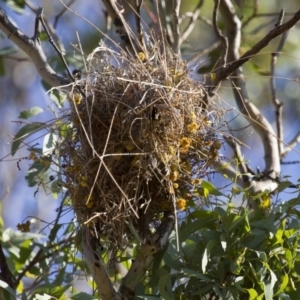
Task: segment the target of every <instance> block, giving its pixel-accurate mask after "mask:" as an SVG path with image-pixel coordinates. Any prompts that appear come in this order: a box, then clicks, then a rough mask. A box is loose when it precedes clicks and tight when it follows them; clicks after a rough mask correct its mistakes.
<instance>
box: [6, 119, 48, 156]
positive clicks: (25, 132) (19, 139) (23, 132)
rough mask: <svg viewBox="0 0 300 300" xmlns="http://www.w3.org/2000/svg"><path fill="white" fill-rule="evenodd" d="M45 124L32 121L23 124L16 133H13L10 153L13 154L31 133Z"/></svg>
mask: <svg viewBox="0 0 300 300" xmlns="http://www.w3.org/2000/svg"><path fill="white" fill-rule="evenodd" d="M44 126H45V124H44V123H40V122H34V123H30V124H27V125H25V126H24V127H22V128H21V129H20V130H19V131H18V133H17V134H16V135H15V138H14V141H13V143H12V146H11V155H12V156H14V155H15V154H16V152H17V150H18V149H19V147H20V145H21V144H22V143H23V141H24V140H25V139H26V138H27V137H29V136H30V135H32V134H33V133H35V132H37V131H39V130H41V129H42V128H43V127H44Z"/></svg>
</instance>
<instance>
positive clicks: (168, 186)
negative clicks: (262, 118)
mask: <svg viewBox="0 0 300 300" xmlns="http://www.w3.org/2000/svg"><path fill="white" fill-rule="evenodd" d="M97 50H100V52H98V53H93V55H92V56H91V57H90V58H89V61H88V62H89V63H90V66H92V65H93V66H95V65H97V66H98V67H99V68H100V71H99V72H94V71H93V72H88V73H87V76H86V78H84V79H82V80H81V81H77V83H76V84H77V86H78V85H79V86H81V88H82V89H83V90H84V92H85V93H86V95H87V97H86V99H83V98H82V97H81V95H80V94H79V93H78V92H77V89H76V87H74V92H73V93H72V94H71V95H70V96H69V100H70V102H71V107H72V113H71V115H70V122H71V123H72V124H73V128H74V131H73V134H72V137H70V139H69V140H68V143H67V145H68V146H67V147H66V149H65V151H66V152H65V153H67V156H68V158H67V159H66V160H67V161H68V166H67V167H66V168H65V178H66V184H67V187H68V190H69V193H70V194H71V197H72V200H73V206H74V209H75V212H76V214H77V216H78V218H79V220H80V221H81V222H83V223H90V224H91V225H93V227H94V228H97V231H98V232H100V233H101V234H103V235H105V236H110V238H111V239H115V240H117V241H118V242H119V243H121V241H122V239H123V238H124V236H126V238H127V239H129V240H130V236H132V233H131V232H130V231H129V229H128V227H129V226H128V224H131V225H133V227H134V228H135V230H136V231H137V232H138V234H139V235H140V236H141V237H145V236H147V234H148V232H149V225H150V224H154V223H155V222H157V221H159V219H160V218H161V216H162V213H164V212H173V213H175V211H174V210H176V202H177V203H178V204H179V206H180V205H181V206H180V207H181V208H182V207H183V206H184V205H183V201H184V199H186V194H187V193H188V191H190V189H191V186H192V185H193V181H194V180H195V178H200V177H202V176H204V175H205V173H206V171H207V169H208V168H209V166H210V165H211V163H212V162H213V161H214V160H215V159H217V156H218V150H219V148H220V143H219V142H218V140H216V136H215V130H214V129H213V128H212V124H211V119H210V117H209V116H210V115H211V114H212V113H213V112H214V108H213V107H212V103H207V100H205V99H206V98H205V92H204V88H203V87H202V86H201V85H200V84H199V83H197V82H195V81H193V80H192V79H190V78H189V76H188V70H187V67H186V65H185V64H184V62H183V61H180V60H179V59H169V60H168V59H166V58H165V57H163V56H159V55H158V54H156V53H152V54H151V55H152V57H151V55H148V56H147V55H145V54H144V53H139V54H138V56H137V57H132V56H130V55H127V54H126V53H122V54H119V55H118V54H116V53H113V52H112V50H110V49H108V48H106V47H105V46H102V47H100V48H99V49H97ZM65 157H66V155H65ZM180 201H181V202H180ZM180 203H181V204H180Z"/></svg>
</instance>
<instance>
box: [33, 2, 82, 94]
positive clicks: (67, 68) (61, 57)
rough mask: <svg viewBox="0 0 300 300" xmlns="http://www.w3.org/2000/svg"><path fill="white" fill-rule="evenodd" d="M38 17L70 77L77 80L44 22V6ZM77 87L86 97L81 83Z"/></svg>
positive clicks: (40, 9) (39, 10) (38, 12)
mask: <svg viewBox="0 0 300 300" xmlns="http://www.w3.org/2000/svg"><path fill="white" fill-rule="evenodd" d="M37 19H38V20H39V21H40V22H41V23H42V25H43V28H44V30H45V32H46V34H47V37H48V39H49V43H50V44H51V45H52V46H53V48H54V49H55V51H56V52H57V54H58V55H59V57H60V59H61V60H62V62H63V64H64V66H65V68H66V70H67V72H68V75H69V77H70V79H71V80H72V81H73V82H76V80H75V78H74V76H73V73H72V72H71V71H70V69H69V66H68V64H67V62H66V60H65V58H64V56H63V55H62V53H61V51H60V50H59V49H58V47H57V46H56V44H55V42H54V41H53V39H52V37H51V35H50V33H49V31H48V28H47V26H46V24H45V22H44V19H43V8H39V9H38V11H37ZM76 88H77V89H78V91H79V92H80V94H81V95H82V97H84V98H85V93H84V92H83V91H82V89H81V88H80V86H79V85H76Z"/></svg>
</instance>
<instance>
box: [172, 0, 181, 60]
mask: <svg viewBox="0 0 300 300" xmlns="http://www.w3.org/2000/svg"><path fill="white" fill-rule="evenodd" d="M180 2H181V1H180V0H173V38H174V43H173V52H174V53H176V54H178V55H179V54H180V28H179V9H180Z"/></svg>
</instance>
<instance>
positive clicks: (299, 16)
mask: <svg viewBox="0 0 300 300" xmlns="http://www.w3.org/2000/svg"><path fill="white" fill-rule="evenodd" d="M227 2H230V1H226V0H222V1H221V6H222V7H224V6H226V5H225V3H227ZM230 5H231V7H232V9H233V12H234V7H233V6H232V4H231V3H230ZM227 12H228V13H227V15H225V14H222V15H223V17H224V19H227V21H230V20H229V19H230V18H228V16H230V15H232V12H231V11H230V10H229V9H227ZM233 15H234V16H233V17H232V18H231V23H232V26H231V27H233V28H234V27H235V28H236V29H238V31H236V32H229V31H228V29H227V31H228V34H230V35H234V34H235V35H236V34H238V35H239V37H238V38H239V40H240V27H241V22H240V20H239V18H238V17H237V16H236V14H235V12H234V13H233ZM299 20H300V10H299V11H297V12H296V13H295V15H294V17H292V18H291V19H290V20H289V21H287V22H285V23H284V24H282V25H280V26H276V27H275V28H274V29H273V30H271V31H270V32H269V33H268V34H267V35H266V36H265V37H264V38H263V39H261V40H260V41H259V42H258V43H257V44H255V45H254V46H253V47H252V48H251V49H250V50H248V51H247V52H246V53H245V54H244V55H243V56H242V57H239V58H238V59H237V60H231V62H230V63H228V64H227V67H226V68H220V69H219V70H218V71H216V72H215V73H216V79H215V80H214V81H213V85H212V86H210V88H209V92H210V94H213V93H214V92H215V91H216V89H217V87H218V85H219V84H220V82H222V81H224V80H225V79H227V77H228V76H229V75H231V74H232V73H233V72H235V71H236V70H237V69H238V68H239V67H241V66H242V65H243V64H244V63H245V62H247V61H248V60H250V59H251V58H252V57H253V56H254V55H256V54H257V53H259V52H260V51H261V50H262V49H263V48H264V47H266V46H267V45H268V44H269V43H270V42H271V41H272V40H273V39H274V38H276V37H277V36H279V35H281V34H283V33H284V32H285V31H287V30H289V29H290V28H292V27H293V26H294V25H295V24H296V23H298V22H299ZM227 21H226V22H227ZM235 22H237V23H236V24H235ZM238 27H239V28H238ZM227 36H228V35H227Z"/></svg>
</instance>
